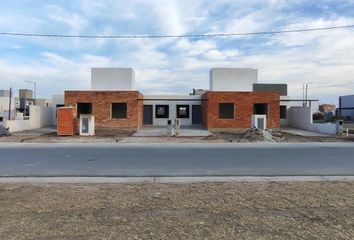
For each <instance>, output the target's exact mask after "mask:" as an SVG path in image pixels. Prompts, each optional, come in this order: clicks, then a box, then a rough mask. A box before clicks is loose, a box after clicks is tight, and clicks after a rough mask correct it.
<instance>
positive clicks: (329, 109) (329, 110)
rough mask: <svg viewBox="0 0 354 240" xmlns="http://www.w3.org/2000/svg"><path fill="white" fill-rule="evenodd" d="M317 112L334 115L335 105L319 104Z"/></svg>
mask: <svg viewBox="0 0 354 240" xmlns="http://www.w3.org/2000/svg"><path fill="white" fill-rule="evenodd" d="M319 110H320V112H321V113H333V114H334V113H335V112H336V105H334V104H321V105H320V106H319Z"/></svg>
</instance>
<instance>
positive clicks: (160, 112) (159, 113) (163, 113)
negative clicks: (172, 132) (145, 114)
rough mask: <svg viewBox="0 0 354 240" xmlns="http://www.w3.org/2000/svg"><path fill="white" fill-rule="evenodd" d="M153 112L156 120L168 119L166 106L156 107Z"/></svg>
mask: <svg viewBox="0 0 354 240" xmlns="http://www.w3.org/2000/svg"><path fill="white" fill-rule="evenodd" d="M155 110H156V112H155V117H156V118H168V117H169V112H168V105H156V107H155Z"/></svg>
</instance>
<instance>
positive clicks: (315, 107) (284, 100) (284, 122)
mask: <svg viewBox="0 0 354 240" xmlns="http://www.w3.org/2000/svg"><path fill="white" fill-rule="evenodd" d="M303 104H304V102H303V101H301V100H294V99H291V98H290V97H289V96H280V106H286V109H287V113H286V118H283V119H282V118H280V126H281V127H287V126H289V122H290V118H291V117H292V116H294V117H296V115H290V114H289V109H290V108H291V107H303ZM307 106H308V107H309V109H310V111H311V116H312V114H314V113H316V112H318V111H319V101H318V100H316V101H314V100H311V101H309V102H308V103H307Z"/></svg>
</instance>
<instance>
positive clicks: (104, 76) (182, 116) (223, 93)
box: [64, 68, 280, 129]
mask: <svg viewBox="0 0 354 240" xmlns="http://www.w3.org/2000/svg"><path fill="white" fill-rule="evenodd" d="M257 75H258V71H257V70H256V69H250V68H214V69H212V70H211V71H210V79H209V84H210V90H208V91H206V92H205V93H202V95H198V94H195V95H147V96H145V95H143V94H142V93H140V92H138V91H136V90H134V83H135V74H134V71H133V69H130V68H93V69H92V70H91V90H86V91H72V90H71V91H65V94H64V100H65V106H72V107H76V108H77V117H79V116H80V114H92V115H94V116H95V125H96V128H133V129H137V128H141V127H142V126H143V125H151V126H167V124H173V123H174V121H175V119H179V120H180V122H181V125H182V126H191V125H202V126H204V127H206V128H209V129H211V128H213V129H227V128H230V129H233V128H250V127H252V126H253V125H254V123H253V122H252V116H253V115H260V116H264V118H265V119H266V121H267V122H266V124H267V127H268V128H279V127H280V94H279V92H277V91H261V90H259V91H254V84H257V81H258V76H257Z"/></svg>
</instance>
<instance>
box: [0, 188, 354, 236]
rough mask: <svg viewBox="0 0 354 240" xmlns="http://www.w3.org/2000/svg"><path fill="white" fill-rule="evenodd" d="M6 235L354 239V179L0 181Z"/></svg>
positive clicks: (0, 217) (0, 231) (0, 218)
mask: <svg viewBox="0 0 354 240" xmlns="http://www.w3.org/2000/svg"><path fill="white" fill-rule="evenodd" d="M0 239H6V240H10V239H73V240H80V239H85V240H86V239H124V240H129V239H217V240H220V239H331V240H332V239H354V182H302V183H301V182H298V183H284V182H253V183H247V182H233V183H194V184H148V183H146V184H0Z"/></svg>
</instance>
